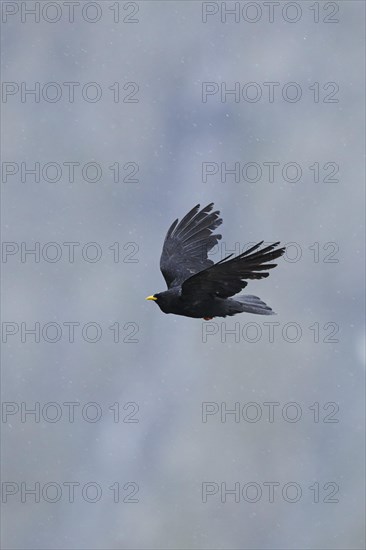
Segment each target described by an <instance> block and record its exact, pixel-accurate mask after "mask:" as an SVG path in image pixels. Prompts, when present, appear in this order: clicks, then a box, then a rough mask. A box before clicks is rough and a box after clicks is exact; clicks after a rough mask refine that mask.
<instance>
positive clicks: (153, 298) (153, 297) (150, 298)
mask: <svg viewBox="0 0 366 550" xmlns="http://www.w3.org/2000/svg"><path fill="white" fill-rule="evenodd" d="M145 300H154V301H156V300H157V298H155V296H148V297H147V298H145Z"/></svg>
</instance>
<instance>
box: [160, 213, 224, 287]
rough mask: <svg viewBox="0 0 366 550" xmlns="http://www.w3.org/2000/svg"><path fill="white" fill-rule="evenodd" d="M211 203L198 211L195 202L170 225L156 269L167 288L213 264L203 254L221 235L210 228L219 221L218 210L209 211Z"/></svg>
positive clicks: (218, 223) (220, 221)
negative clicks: (158, 268)
mask: <svg viewBox="0 0 366 550" xmlns="http://www.w3.org/2000/svg"><path fill="white" fill-rule="evenodd" d="M212 208H213V203H210V204H208V205H207V206H205V207H204V208H202V210H200V205H199V204H197V205H196V206H195V207H194V208H192V210H190V211H189V212H188V213H187V214H186V215H185V216H184V217H183V218H182V219H181V221H180V222H179V221H178V219H177V220H175V221H174V222H173V223H172V225H171V226H170V228H169V230H168V232H167V234H166V237H165V240H164V245H163V250H162V253H161V257H160V269H161V272H162V274H163V276H164V279H165V281H166V284H167V286H168V288H171V287H173V286H177V285H181V284H182V282H183V281H185V280H186V279H187V278H188V277H191V276H192V275H193V274H195V273H198V272H200V271H202V270H204V269H206V268H208V267H210V266H212V265H213V261H212V260H209V259H208V257H207V253H208V252H209V251H210V250H211V248H213V247H214V246H215V245H216V244H217V242H218V241H219V239H221V235H217V234H213V231H214V230H215V229H216V228H217V227H219V225H221V224H222V219H221V218H220V212H219V211H218V210H216V211H214V212H212Z"/></svg>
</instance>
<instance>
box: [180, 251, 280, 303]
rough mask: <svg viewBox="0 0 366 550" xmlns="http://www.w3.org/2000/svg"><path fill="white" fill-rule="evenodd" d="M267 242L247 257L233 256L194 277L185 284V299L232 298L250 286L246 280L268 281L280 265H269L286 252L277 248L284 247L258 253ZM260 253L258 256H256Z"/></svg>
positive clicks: (241, 255)
mask: <svg viewBox="0 0 366 550" xmlns="http://www.w3.org/2000/svg"><path fill="white" fill-rule="evenodd" d="M261 244H263V241H262V242H260V243H258V244H256V245H255V246H253V247H252V248H250V249H249V250H247V251H246V252H243V254H240V255H239V256H237V257H236V258H233V259H231V260H230V258H231V256H232V254H230V256H227V258H224V259H223V260H221V261H220V262H218V263H217V264H214V265H212V266H211V267H209V268H208V269H205V270H204V271H201V272H200V273H197V274H196V275H193V276H192V277H190V278H189V279H187V280H186V281H184V283H183V284H182V298H185V297H187V298H189V299H192V298H194V297H197V298H198V297H199V298H200V299H202V298H203V299H204V298H206V297H207V298H208V297H215V296H218V297H220V298H228V297H229V296H233V295H234V294H237V293H238V292H240V291H241V290H242V289H243V288H245V287H246V286H247V284H248V283H247V281H246V279H262V278H263V277H268V275H269V273H268V269H272V268H274V267H276V265H277V264H272V263H267V262H271V261H272V260H275V259H276V258H279V257H280V256H282V254H283V253H284V252H285V248H277V249H276V250H275V247H276V246H278V245H279V244H280V243H279V242H277V243H274V244H271V245H270V246H266V247H265V248H263V249H262V250H257V249H258V248H259V247H260V246H261ZM255 251H256V252H255Z"/></svg>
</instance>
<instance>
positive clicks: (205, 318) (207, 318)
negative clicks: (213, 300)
mask: <svg viewBox="0 0 366 550" xmlns="http://www.w3.org/2000/svg"><path fill="white" fill-rule="evenodd" d="M211 319H213V317H204V320H205V321H211Z"/></svg>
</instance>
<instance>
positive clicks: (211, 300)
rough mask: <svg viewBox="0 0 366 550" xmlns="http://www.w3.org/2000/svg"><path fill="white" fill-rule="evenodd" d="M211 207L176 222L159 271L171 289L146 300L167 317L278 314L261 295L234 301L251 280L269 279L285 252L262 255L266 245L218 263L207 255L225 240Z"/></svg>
mask: <svg viewBox="0 0 366 550" xmlns="http://www.w3.org/2000/svg"><path fill="white" fill-rule="evenodd" d="M212 207H213V203H211V204H208V205H207V206H206V207H205V208H202V210H200V205H199V204H197V205H196V206H195V207H194V208H192V210H190V211H189V212H188V214H186V215H185V216H184V217H183V218H182V220H181V221H180V222H179V220H178V219H176V220H175V221H174V222H173V223H172V225H171V226H170V228H169V230H168V233H167V235H166V237H165V241H164V245H163V251H162V253H161V257H160V270H161V272H162V274H163V277H164V279H165V281H166V284H167V286H168V290H166V291H164V292H158V293H157V294H153V295H152V296H148V297H147V298H146V300H154V301H155V302H156V303H157V304H158V306H159V307H160V309H161V311H163V312H164V313H174V314H175V315H184V316H185V317H194V318H196V319H197V318H198V319H199V318H202V319H205V320H206V321H208V320H210V319H212V318H213V317H226V316H227V315H235V314H236V313H242V312H246V313H256V314H259V315H272V314H273V313H274V312H273V311H272V309H271V308H270V307H269V306H267V304H265V303H264V302H262V300H261V299H260V298H258V297H257V296H250V295H244V296H236V297H235V298H232V296H234V295H235V294H237V293H238V292H240V291H241V290H242V289H243V288H245V287H246V286H247V284H248V283H247V280H248V279H263V278H265V277H268V275H269V273H268V270H269V269H273V268H274V267H276V265H277V264H274V263H268V262H272V261H273V260H275V259H276V258H279V257H280V256H282V254H283V253H284V252H285V248H276V247H277V246H278V245H279V244H280V243H279V242H276V243H273V244H271V245H270V246H266V247H265V248H262V250H258V249H259V247H260V246H261V245H262V244H263V241H261V242H260V243H258V244H256V245H255V246H252V247H251V248H250V249H249V250H247V251H245V252H243V253H242V254H239V255H238V256H236V257H234V258H233V257H232V256H233V254H230V255H229V256H227V257H226V258H224V259H223V260H221V261H219V262H217V263H216V264H215V263H214V262H213V261H212V260H210V259H209V258H208V257H207V254H208V252H209V251H210V250H211V249H212V248H213V246H215V245H216V244H217V243H218V241H219V240H220V239H221V235H218V234H214V233H213V231H214V230H215V229H216V228H217V227H219V225H221V224H222V219H221V218H220V212H219V211H218V210H216V211H214V212H212Z"/></svg>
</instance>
